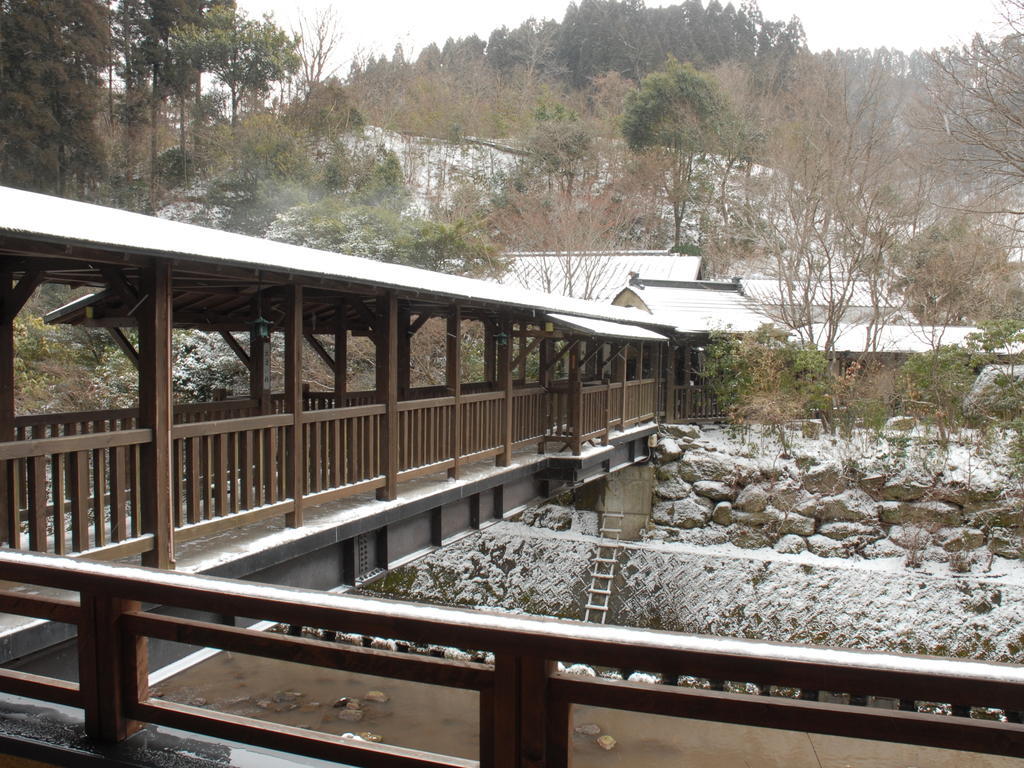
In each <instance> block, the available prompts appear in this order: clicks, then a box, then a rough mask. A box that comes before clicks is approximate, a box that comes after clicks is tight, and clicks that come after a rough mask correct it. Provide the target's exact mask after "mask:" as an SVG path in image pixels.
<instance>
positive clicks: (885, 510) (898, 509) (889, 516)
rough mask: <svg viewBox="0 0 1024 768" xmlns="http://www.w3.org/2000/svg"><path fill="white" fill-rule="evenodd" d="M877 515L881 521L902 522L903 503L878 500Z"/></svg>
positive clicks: (894, 523) (890, 523) (893, 523)
mask: <svg viewBox="0 0 1024 768" xmlns="http://www.w3.org/2000/svg"><path fill="white" fill-rule="evenodd" d="M878 517H879V519H880V520H881V521H882V522H883V523H888V524H889V525H899V524H900V523H902V522H903V505H902V504H900V502H898V501H880V502H878Z"/></svg>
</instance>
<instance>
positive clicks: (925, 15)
mask: <svg viewBox="0 0 1024 768" xmlns="http://www.w3.org/2000/svg"><path fill="white" fill-rule="evenodd" d="M720 1H721V2H723V5H724V4H725V3H724V0H720ZM678 2H680V0H675V2H660V1H659V0H648V2H647V6H648V7H655V6H664V5H673V4H676V3H678ZM702 2H704V4H705V5H706V4H707V0H702ZM238 4H239V6H241V7H242V8H244V9H246V10H247V11H248V12H249V13H250V14H253V15H255V14H261V13H264V12H266V11H272V12H273V13H274V16H275V17H276V19H277V21H278V23H279V24H281V25H282V26H285V27H291V26H293V25H294V24H295V22H296V20H297V19H298V18H299V17H300V16H302V15H305V14H309V13H312V12H314V11H315V10H316V9H317V8H322V7H323V6H325V5H328V4H330V5H333V6H334V7H335V9H336V11H337V13H338V15H339V16H340V18H341V22H342V30H343V41H342V44H343V48H344V51H343V54H344V57H345V58H346V59H350V58H351V56H352V54H353V53H354V52H356V51H359V52H363V53H365V52H368V51H373V52H382V51H383V52H386V53H388V54H390V53H391V51H392V50H393V49H394V47H395V44H396V43H399V42H401V43H402V45H403V47H404V49H405V52H406V55H407V56H410V55H415V53H416V52H418V51H419V50H420V49H421V48H422V47H423V46H425V45H427V44H428V43H431V42H437V43H439V44H443V43H444V40H445V39H446V38H448V37H464V36H466V35H471V34H474V33H475V34H477V35H479V36H480V37H482V38H484V39H485V40H486V39H487V36H488V35H489V34H490V31H491V30H492V29H494V28H495V27H500V26H502V25H506V26H509V27H515V26H518V25H519V24H520V23H521V22H523V21H524V20H526V19H528V18H530V17H531V16H534V17H537V18H554V19H557V20H559V21H560V20H561V19H562V17H563V16H564V15H565V9H566V7H567V5H568V2H567V1H566V0H517V2H514V3H512V2H508V3H507V2H495V1H494V0H433V2H429V1H428V0H334V2H333V3H330V2H328V0H238ZM735 4H736V5H737V6H738V5H739V2H738V0H737V2H736V3H735ZM759 4H760V7H761V11H762V13H763V14H764V16H765V18H767V19H784V20H788V19H789V18H790V17H791V16H793V15H796V16H798V17H800V20H801V21H802V22H803V24H804V29H805V30H806V31H807V42H808V45H809V46H810V48H811V50H814V51H821V50H827V49H832V48H878V47H881V46H886V47H890V48H899V49H902V50H904V51H912V50H914V49H915V48H935V47H939V46H943V45H949V44H952V43H957V42H963V41H965V40H968V39H970V37H971V36H972V35H973V34H974V33H975V32H981V33H982V34H985V35H988V34H991V33H992V32H993V30H994V29H995V25H996V23H997V22H998V19H999V13H998V7H999V6H998V0H842V1H839V2H837V1H836V0H760V3H759ZM346 66H347V62H346Z"/></svg>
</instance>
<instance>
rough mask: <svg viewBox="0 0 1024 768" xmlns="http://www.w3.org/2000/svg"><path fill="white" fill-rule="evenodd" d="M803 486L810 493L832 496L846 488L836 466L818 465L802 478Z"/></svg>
mask: <svg viewBox="0 0 1024 768" xmlns="http://www.w3.org/2000/svg"><path fill="white" fill-rule="evenodd" d="M803 485H804V488H806V489H807V490H808V491H810V492H811V493H824V494H834V493H839V492H840V491H842V490H843V489H844V488H846V487H847V483H846V478H845V477H844V476H843V473H842V471H841V470H840V468H839V465H838V464H834V463H831V462H830V463H828V464H818V465H816V466H813V467H811V468H810V469H808V470H807V471H806V472H805V473H804V476H803Z"/></svg>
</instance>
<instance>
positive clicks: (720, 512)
mask: <svg viewBox="0 0 1024 768" xmlns="http://www.w3.org/2000/svg"><path fill="white" fill-rule="evenodd" d="M711 519H712V520H714V521H715V522H716V523H718V524H719V525H732V504H730V503H729V502H728V501H720V502H718V503H717V504H715V509H714V511H712V513H711Z"/></svg>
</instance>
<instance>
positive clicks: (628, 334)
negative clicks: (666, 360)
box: [548, 312, 668, 341]
mask: <svg viewBox="0 0 1024 768" xmlns="http://www.w3.org/2000/svg"><path fill="white" fill-rule="evenodd" d="M548 317H550V318H551V319H552V320H554V321H555V322H556V323H558V324H559V325H564V326H567V327H569V328H572V329H574V330H577V331H584V332H586V333H592V334H594V335H595V336H608V337H611V338H613V339H641V340H647V341H667V340H668V339H667V337H665V336H662V335H661V334H660V333H655V332H654V331H649V330H647V329H646V328H641V327H640V326H638V325H626V324H625V323H612V322H609V321H607V320H594V319H592V318H582V317H573V316H572V315H561V314H556V313H555V312H551V313H549V314H548Z"/></svg>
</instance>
